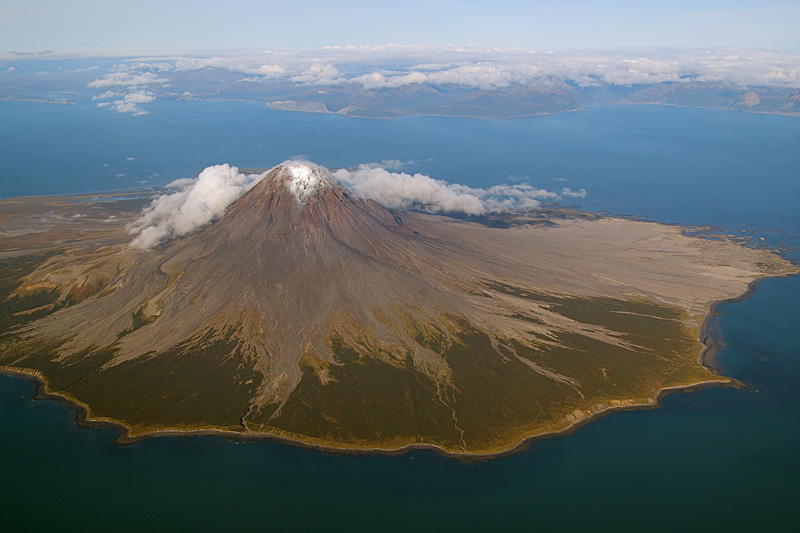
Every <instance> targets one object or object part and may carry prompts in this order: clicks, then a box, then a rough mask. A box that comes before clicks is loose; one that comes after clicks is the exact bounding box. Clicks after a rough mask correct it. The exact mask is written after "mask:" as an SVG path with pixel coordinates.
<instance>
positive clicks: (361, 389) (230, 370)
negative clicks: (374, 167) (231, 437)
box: [0, 256, 711, 451]
mask: <svg viewBox="0 0 800 533" xmlns="http://www.w3.org/2000/svg"><path fill="white" fill-rule="evenodd" d="M43 260H44V256H31V257H27V258H19V259H14V260H7V261H4V262H3V263H2V264H0V296H2V298H3V299H4V300H5V301H4V302H3V306H2V307H0V334H5V335H6V336H7V335H9V332H10V331H11V329H12V328H13V327H14V326H18V325H20V324H23V323H25V322H27V321H30V320H33V319H35V318H38V317H40V316H43V314H46V313H47V312H53V310H50V311H41V312H37V313H34V314H31V315H17V314H15V313H18V312H19V311H20V310H25V309H35V308H38V307H41V306H44V305H46V304H48V303H51V302H53V301H54V300H55V295H53V294H50V293H39V294H33V295H29V296H27V297H26V298H25V299H19V298H12V299H10V300H8V299H6V298H8V295H9V294H11V292H12V291H13V288H14V286H15V283H16V282H18V280H19V279H20V278H21V277H22V276H24V275H26V274H27V273H28V272H30V271H31V270H33V268H35V266H36V265H37V264H38V263H40V262H41V261H43ZM490 288H491V289H492V290H494V291H498V292H503V293H505V294H510V295H513V296H516V297H518V298H525V299H532V300H536V301H538V302H542V303H546V304H548V305H550V306H551V309H553V310H554V311H556V312H558V313H560V314H562V315H563V316H565V317H568V318H571V319H574V320H577V321H580V322H583V323H591V324H597V325H600V326H604V327H606V328H609V329H611V330H613V331H615V332H618V334H619V338H621V339H622V340H625V341H627V342H629V343H631V344H632V345H636V347H635V348H632V349H628V348H623V347H618V346H614V345H610V344H606V343H603V342H600V341H597V340H594V339H591V338H588V337H585V336H582V335H578V334H572V333H559V334H557V335H556V337H555V338H554V339H553V338H550V339H549V340H551V341H552V340H555V341H557V343H558V346H551V345H546V344H541V345H536V346H527V345H522V344H520V343H519V342H516V341H513V340H510V342H511V344H512V346H513V348H514V349H515V351H516V353H517V354H518V355H519V356H521V357H524V358H528V359H530V360H531V361H533V362H535V363H536V364H537V365H540V366H542V367H546V368H548V369H551V370H553V371H555V372H558V373H560V374H563V375H566V376H569V377H571V378H574V379H575V380H577V382H578V383H579V385H578V389H579V390H580V392H581V393H582V394H583V395H584V396H585V398H582V397H581V395H580V394H579V392H578V391H577V390H576V389H575V388H574V387H571V386H569V385H568V384H565V383H559V382H557V381H554V380H552V379H550V378H548V377H545V376H542V375H541V374H539V373H537V372H536V371H534V370H533V369H531V368H530V367H529V366H528V365H525V364H524V363H523V362H521V361H519V359H517V358H516V357H515V356H514V355H513V354H511V353H498V352H497V351H495V349H494V348H493V347H492V343H491V342H490V339H489V337H488V336H487V335H486V334H485V333H483V332H480V331H477V330H475V329H474V328H472V327H470V325H469V324H467V323H463V324H461V333H460V334H459V336H458V338H452V337H450V338H446V337H445V336H444V335H439V336H437V335H436V334H431V333H430V331H431V328H430V327H429V326H425V327H420V328H418V329H417V330H416V331H417V342H418V343H419V344H421V345H423V346H425V347H427V348H429V349H432V350H434V351H436V352H438V353H440V354H441V355H442V356H443V357H444V358H445V360H446V361H447V363H448V365H449V366H450V368H451V369H452V372H453V375H452V382H453V384H454V387H448V386H439V387H437V385H436V384H435V383H434V382H432V381H431V380H430V379H429V378H428V377H427V376H426V375H424V374H423V373H421V372H419V371H417V370H415V369H414V367H413V365H412V363H411V359H410V358H409V359H408V360H407V361H406V364H405V366H404V367H403V365H399V366H394V365H390V364H388V363H386V362H383V361H381V360H379V359H378V358H372V357H363V356H360V355H359V354H358V353H357V352H356V351H355V350H354V349H353V348H352V347H350V346H347V345H346V344H344V343H343V341H342V340H341V339H339V338H332V339H331V346H332V348H333V350H334V353H335V355H336V358H337V360H338V362H339V363H340V364H338V365H332V366H331V367H330V369H329V370H330V374H331V376H332V377H333V381H331V382H330V383H328V384H326V385H322V384H321V383H320V381H319V379H318V378H317V376H316V374H315V372H314V370H313V369H312V368H310V367H307V368H303V371H304V375H303V379H302V381H301V382H300V385H299V386H298V387H297V389H296V390H295V391H294V392H293V393H292V395H291V396H290V397H289V400H288V402H287V403H286V404H285V405H284V406H283V407H282V408H281V410H280V411H279V412H278V415H277V416H274V417H273V415H275V413H276V408H277V406H268V407H267V408H265V409H263V410H261V411H257V412H255V413H253V414H252V415H251V416H249V417H248V418H247V424H248V427H249V428H250V429H251V430H256V431H258V430H260V431H265V432H271V431H275V430H277V432H278V433H282V434H284V435H286V434H288V435H293V436H301V438H302V437H306V438H308V440H311V441H312V442H315V443H328V444H334V445H339V446H345V447H346V446H348V445H352V446H354V447H372V446H376V447H391V446H397V445H403V444H410V443H429V444H435V445H438V446H441V447H443V448H445V449H448V450H451V451H461V450H463V449H467V450H470V451H483V450H497V449H500V448H503V447H508V446H511V445H513V444H515V443H516V442H518V441H519V440H520V439H521V438H523V437H524V436H527V435H530V434H534V433H538V432H544V431H548V430H553V429H563V427H564V425H565V420H566V417H568V416H569V415H570V414H571V413H573V412H574V411H575V410H576V409H581V410H584V411H587V412H588V411H589V410H591V409H592V408H593V407H595V406H597V405H598V404H603V403H605V404H608V403H609V402H612V401H614V400H635V401H638V402H643V401H647V400H648V399H649V398H652V397H653V396H654V395H655V393H656V392H657V391H658V390H659V389H661V388H663V387H667V386H675V385H685V384H689V383H692V382H697V381H702V380H703V379H707V378H709V377H711V375H710V374H709V373H708V372H707V371H706V370H705V369H703V368H702V367H700V366H699V365H698V364H697V354H698V353H699V350H700V349H701V348H702V346H701V345H700V343H699V342H698V341H697V340H696V335H695V334H694V333H693V332H692V331H690V329H689V328H687V327H686V325H685V323H684V322H683V320H684V319H685V316H684V315H683V314H682V312H681V311H680V310H677V309H670V308H666V307H662V306H658V305H655V304H653V303H650V302H646V301H638V300H632V301H628V300H619V299H611V298H600V299H585V298H575V297H556V296H551V295H544V294H537V293H530V292H525V291H523V290H522V289H519V288H515V287H510V286H506V285H498V284H491V285H490ZM137 325H139V326H140V327H145V326H146V323H144V322H143V323H141V324H137ZM422 331H427V332H428V333H426V334H422V333H421V332H422ZM12 334H13V332H12ZM25 350H26V351H25V352H19V351H13V350H12V351H8V352H6V353H4V354H0V364H9V363H11V362H12V361H16V362H15V363H14V365H15V366H17V367H24V368H32V369H36V370H39V371H41V372H42V373H43V374H44V375H45V376H46V378H47V379H48V383H49V386H50V388H51V390H53V391H56V392H63V393H66V394H68V395H69V396H71V397H73V398H76V399H78V400H79V401H81V402H83V403H85V404H87V405H89V406H90V407H91V409H92V413H93V415H95V416H101V417H107V418H112V419H116V420H119V421H121V422H123V423H125V424H126V425H128V426H129V427H131V428H132V429H134V431H137V432H142V431H148V430H156V429H166V428H176V429H191V428H209V427H213V428H219V429H228V430H233V431H241V430H242V429H243V427H242V425H241V417H242V416H244V415H245V413H247V412H248V409H249V404H250V401H251V399H252V398H253V397H254V396H255V395H256V394H257V389H258V386H259V385H260V383H261V380H262V376H261V374H259V373H258V372H256V371H255V370H253V367H254V362H253V361H250V360H248V359H247V358H246V357H245V356H243V355H242V354H241V353H240V351H239V349H238V343H237V341H236V340H235V337H233V336H232V335H227V336H225V337H223V338H222V339H219V338H217V339H216V340H214V339H212V338H211V337H210V336H207V337H206V338H202V339H194V340H192V341H190V342H186V343H184V344H183V345H180V346H177V347H175V348H174V349H172V350H170V351H169V352H167V353H163V354H158V355H157V356H155V357H153V356H152V355H154V354H144V355H143V356H141V357H139V358H137V359H134V360H131V361H126V362H124V363H121V364H118V365H115V366H112V367H110V368H107V369H101V367H102V366H103V365H104V364H106V363H107V362H108V361H109V360H110V359H111V358H112V357H113V353H114V346H113V345H112V346H110V347H106V348H103V349H98V350H95V351H94V352H92V353H83V354H78V355H75V356H72V357H70V358H68V359H66V360H62V361H59V362H56V361H54V360H53V358H54V357H56V356H57V355H58V348H57V346H31V345H28V346H26V347H25ZM20 357H22V358H23V359H22V360H19V358H20ZM462 432H463V438H462Z"/></svg>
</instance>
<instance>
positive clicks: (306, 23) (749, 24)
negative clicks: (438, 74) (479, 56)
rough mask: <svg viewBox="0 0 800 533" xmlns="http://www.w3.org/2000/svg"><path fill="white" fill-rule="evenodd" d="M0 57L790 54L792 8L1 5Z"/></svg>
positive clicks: (799, 29) (795, 38)
mask: <svg viewBox="0 0 800 533" xmlns="http://www.w3.org/2000/svg"><path fill="white" fill-rule="evenodd" d="M2 4H3V5H2V6H0V52H7V51H10V50H15V51H38V50H44V49H53V50H55V51H56V52H80V51H86V52H91V51H124V50H131V51H144V50H152V51H164V50H187V49H199V50H215V49H243V48H246V49H260V48H277V47H284V46H285V47H304V46H309V47H321V46H326V45H347V44H354V45H384V44H391V43H399V44H416V43H430V44H455V45H468V44H474V45H484V46H522V47H537V48H558V49H568V48H576V49H581V48H618V47H622V48H625V47H717V46H738V47H747V46H792V47H794V46H797V45H798V43H800V1H797V0H794V1H786V0H761V1H759V2H753V1H743V0H726V1H720V0H706V1H703V0H697V1H684V0H673V1H648V0H595V1H591V0H566V1H563V2H552V1H548V2H542V1H528V2H523V1H510V0H493V1H487V0H483V1H472V0H466V1H464V0H462V1H451V0H402V1H394V2H387V1H381V0H372V1H365V0H339V1H320V0H306V1H304V0H297V1H291V0H282V1H280V2H273V1H253V0H229V1H227V2H222V1H213V2H212V1H208V0H179V1H168V0H167V1H164V0H161V1H157V0H137V2H131V1H129V0H128V1H124V2H123V1H119V0H73V1H64V0H26V1H12V0H3V2H2Z"/></svg>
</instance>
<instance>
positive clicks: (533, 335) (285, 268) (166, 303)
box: [0, 164, 789, 452]
mask: <svg viewBox="0 0 800 533" xmlns="http://www.w3.org/2000/svg"><path fill="white" fill-rule="evenodd" d="M513 222H514V224H512V226H513V227H511V228H508V229H500V228H489V227H485V226H482V225H479V224H475V223H470V222H465V221H459V220H455V219H451V218H447V217H441V216H431V215H422V214H419V213H396V212H392V211H390V210H388V209H386V208H385V207H383V206H382V205H380V204H378V203H376V202H373V201H362V200H359V199H357V198H355V197H354V196H352V195H351V194H350V193H349V192H348V191H347V190H345V189H344V188H342V187H341V186H340V185H339V184H338V182H337V181H336V180H335V179H334V178H333V177H332V176H331V175H330V174H329V173H328V172H327V171H326V170H325V169H323V168H321V167H316V166H314V165H310V164H286V165H281V166H279V167H276V168H275V169H273V170H272V171H270V172H269V173H268V174H267V175H266V177H265V178H263V179H262V180H261V181H260V182H259V183H257V184H256V185H255V186H254V187H252V189H250V190H249V192H247V193H246V194H245V195H244V196H243V197H241V198H240V199H239V200H238V201H237V202H236V203H234V204H233V205H232V206H230V208H229V209H228V210H227V212H226V213H225V215H224V216H223V217H222V218H221V219H220V220H218V221H217V222H216V223H214V224H212V225H210V226H208V227H206V228H205V229H204V230H202V231H200V232H198V233H195V234H193V235H191V236H189V237H185V238H183V239H181V240H176V241H172V242H169V243H167V244H164V245H162V246H161V247H159V248H157V249H155V250H152V251H141V250H137V249H135V248H131V247H129V246H127V245H125V244H122V245H120V246H117V247H104V248H101V249H97V250H94V251H92V252H85V251H83V252H80V253H66V254H63V255H61V256H57V257H54V258H51V259H48V260H47V261H45V262H44V263H43V264H42V265H41V266H40V267H39V268H38V269H37V270H36V271H34V272H33V273H32V274H31V275H29V276H28V277H27V278H26V279H25V280H24V282H23V283H22V285H21V287H20V289H19V290H18V294H17V295H18V296H20V295H21V294H22V293H23V292H25V291H28V292H31V291H34V290H35V288H36V287H38V288H40V289H41V288H48V289H49V290H52V291H56V292H59V293H60V294H61V299H60V301H62V302H64V303H73V305H68V306H55V307H52V308H51V309H50V311H51V313H50V314H49V316H46V317H45V318H42V319H39V320H33V321H32V322H30V323H29V324H28V325H27V326H26V327H25V328H23V329H21V330H18V331H16V332H15V333H14V334H13V335H12V336H11V337H6V338H5V339H4V343H5V349H4V351H3V355H2V356H1V357H2V358H1V359H0V363H2V364H3V365H6V366H9V367H14V368H27V369H32V370H35V371H37V372H41V373H42V374H43V375H44V377H45V378H46V379H47V380H48V383H49V386H50V388H51V389H52V390H54V391H57V392H60V393H63V394H65V395H68V396H71V397H73V398H75V399H76V400H78V401H79V402H81V403H83V404H86V405H88V406H89V408H90V409H91V411H92V416H94V417H102V418H107V419H112V420H116V421H119V422H121V423H123V424H125V425H126V426H128V427H129V428H130V429H131V431H132V433H133V434H142V433H147V432H152V431H156V430H164V429H209V428H213V429H223V430H228V431H237V432H243V433H249V434H259V433H263V434H268V435H278V436H283V437H287V438H291V439H296V440H302V441H304V442H308V443H312V444H317V445H326V446H334V447H348V448H381V449H392V448H396V447H400V446H405V445H409V444H414V443H425V444H431V445H436V446H438V447H441V448H443V449H446V450H449V451H453V452H464V451H469V452H497V451H502V450H505V449H508V448H510V447H512V446H514V445H515V444H517V443H518V442H519V441H520V440H521V439H522V438H524V437H526V436H530V435H535V434H538V433H543V432H548V431H554V430H560V429H564V428H566V427H569V426H570V425H572V424H574V423H575V422H576V421H579V420H580V419H582V418H584V417H586V416H590V415H591V414H593V413H595V412H598V411H601V410H603V409H607V408H609V407H613V406H625V405H631V404H642V403H645V404H646V403H649V402H650V401H652V399H653V398H654V397H655V395H656V394H657V393H658V391H659V390H661V389H662V388H664V387H667V386H684V385H687V384H691V383H696V382H698V381H705V380H720V379H721V378H718V377H716V376H714V375H712V374H710V373H708V372H707V371H706V370H705V369H704V368H702V367H701V366H699V365H698V364H697V356H698V353H699V352H700V350H701V348H702V345H701V344H700V343H699V342H698V341H697V338H696V328H697V326H698V324H699V320H700V319H701V318H702V316H703V315H704V314H705V312H706V311H707V305H708V302H710V301H713V300H717V299H720V298H725V297H731V296H734V295H737V294H739V293H741V292H742V291H744V289H745V288H746V285H747V283H749V282H750V281H751V280H752V279H755V278H757V277H759V276H761V275H765V274H781V273H785V272H788V271H789V270H788V267H787V266H786V264H785V263H783V262H782V261H781V260H780V259H779V258H777V257H776V256H774V255H772V254H770V253H768V252H764V251H755V250H747V249H744V248H742V247H740V246H738V245H736V244H734V243H730V242H712V241H705V240H700V239H692V238H689V237H686V236H684V235H682V234H681V233H680V231H679V230H677V229H676V228H669V227H665V226H660V225H656V224H647V223H638V222H631V221H622V220H614V219H600V220H586V219H557V220H549V221H544V220H543V219H541V218H538V217H532V218H529V219H524V217H521V216H517V217H516V218H514V219H513ZM544 222H546V223H544ZM65 272H67V273H69V274H68V275H66V274H65ZM76 277H79V278H80V279H82V280H84V281H82V285H81V286H91V287H93V288H94V294H91V293H90V291H84V292H82V293H81V294H82V295H83V296H82V297H81V298H72V300H71V301H70V302H67V299H66V295H68V294H77V293H76V292H75V290H74V281H72V280H74V279H75V278H76ZM87 284H88V285H87ZM20 291H21V292H20Z"/></svg>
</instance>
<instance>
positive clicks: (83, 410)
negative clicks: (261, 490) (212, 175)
mask: <svg viewBox="0 0 800 533" xmlns="http://www.w3.org/2000/svg"><path fill="white" fill-rule="evenodd" d="M791 275H797V273H794V274H789V276H791ZM782 277H788V276H764V277H761V278H758V279H756V280H753V281H751V282H750V283H749V284H748V285H747V289H746V290H745V291H744V292H743V293H742V294H740V295H738V296H735V297H732V298H725V299H723V300H717V301H714V302H712V303H711V304H710V305H709V308H708V312H707V313H706V314H705V315H704V318H703V321H702V323H701V325H700V328H699V332H698V340H699V341H700V342H701V343H702V344H703V349H702V350H701V352H700V354H699V355H698V364H700V365H701V366H702V367H704V368H705V369H707V370H708V371H709V372H711V373H712V374H714V375H716V376H719V379H708V380H704V381H699V382H696V383H690V384H686V385H677V386H672V387H664V388H662V389H660V390H659V391H658V392H657V393H656V395H655V396H654V397H653V398H650V399H649V400H648V401H647V402H646V403H634V404H631V405H617V406H606V407H603V408H601V409H599V410H597V411H595V412H591V413H590V414H588V415H586V416H585V417H584V418H580V419H578V420H575V421H573V422H571V423H570V424H569V425H568V426H567V427H565V428H563V429H558V430H553V431H545V432H541V433H535V434H532V435H527V436H523V437H522V438H520V439H519V441H518V442H517V443H515V444H512V445H510V446H508V447H504V448H502V449H498V450H487V451H485V452H460V451H453V450H449V449H446V448H443V447H441V446H438V445H435V444H425V443H410V444H406V445H402V446H397V447H394V448H391V447H387V448H382V447H377V446H373V447H357V446H350V447H347V446H331V445H325V444H318V443H315V442H309V441H307V440H303V439H302V438H294V437H292V436H291V435H288V434H280V433H250V432H239V431H232V430H225V429H218V428H198V429H164V430H155V431H148V432H145V433H141V434H135V435H132V434H131V428H130V427H128V426H126V425H125V424H124V423H122V422H120V421H118V420H113V419H108V418H102V417H101V418H92V417H91V408H90V407H89V406H88V405H86V404H84V403H82V402H81V401H80V400H78V399H77V398H73V397H70V396H68V395H65V394H61V393H57V392H52V391H50V390H49V389H48V385H47V379H46V377H45V376H44V374H42V373H41V372H39V371H36V370H31V369H25V368H14V367H7V366H0V374H3V375H7V376H10V377H14V378H20V379H27V380H28V381H31V382H33V383H35V384H36V394H35V395H34V398H33V399H34V400H55V401H58V402H61V403H62V404H64V405H66V406H67V407H69V408H70V409H72V410H74V411H75V413H76V418H75V421H76V424H77V426H78V427H87V428H88V427H105V428H110V429H114V430H117V431H119V432H120V435H119V436H118V437H117V438H115V439H114V440H113V442H114V444H118V445H126V444H133V443H136V442H139V441H143V440H147V439H151V438H159V437H181V438H195V437H204V436H213V437H221V438H226V439H229V440H233V441H235V442H261V441H268V440H269V441H274V442H279V443H282V444H288V445H291V446H296V447H300V448H305V449H310V450H317V451H321V452H323V453H330V454H337V455H386V456H394V455H403V454H405V453H408V452H412V451H415V450H428V451H433V452H435V453H437V454H439V455H441V456H443V457H446V458H448V459H455V460H457V461H461V462H465V463H470V462H475V461H484V460H488V459H495V458H500V457H507V456H509V455H513V454H516V453H520V452H523V451H525V450H527V449H528V448H529V447H530V446H531V444H533V443H534V442H535V441H538V440H542V439H549V438H553V437H559V436H564V435H569V434H571V433H573V432H575V431H577V430H578V429H580V428H581V427H583V426H585V425H588V424H589V423H591V422H594V421H596V420H599V419H600V418H602V417H604V416H607V415H610V414H612V413H616V412H622V411H635V410H644V409H656V408H659V407H661V405H662V400H663V399H664V398H665V397H667V396H669V395H671V394H676V393H694V392H698V391H700V390H703V389H706V388H710V387H717V386H724V387H733V388H737V389H744V388H746V387H747V385H746V384H744V383H742V382H740V381H738V380H736V379H734V378H730V377H728V376H725V375H723V374H722V370H723V369H722V367H720V366H717V365H716V364H715V361H716V358H717V357H718V355H719V353H720V351H721V349H722V348H723V347H724V344H723V343H722V339H717V338H715V337H714V335H713V334H712V332H711V329H712V328H711V326H710V322H711V320H712V319H715V318H717V317H719V316H720V314H721V313H720V311H719V310H718V309H717V307H718V305H720V304H725V303H732V302H739V301H744V300H746V299H747V298H749V297H750V296H751V295H752V294H753V293H754V292H755V289H756V286H757V284H758V283H759V282H760V281H762V280H764V279H777V278H782ZM621 401H629V400H621ZM601 405H603V404H601Z"/></svg>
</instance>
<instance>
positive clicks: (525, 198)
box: [333, 164, 585, 215]
mask: <svg viewBox="0 0 800 533" xmlns="http://www.w3.org/2000/svg"><path fill="white" fill-rule="evenodd" d="M333 176H334V177H335V178H336V179H337V180H338V181H339V182H340V183H342V184H343V185H344V186H346V187H347V188H348V189H350V190H351V191H352V192H353V194H355V195H356V196H357V197H359V198H363V199H371V200H375V201H376V202H378V203H381V204H383V205H384V206H386V207H388V208H391V209H413V210H419V211H426V212H429V213H463V214H467V215H483V214H486V213H490V212H498V211H504V210H508V209H535V208H537V207H539V206H540V205H541V201H542V200H549V201H554V200H558V199H559V198H560V196H559V195H558V194H557V193H554V192H550V191H546V190H544V189H538V188H536V187H533V186H531V185H528V184H524V183H523V184H514V185H508V184H503V185H495V186H493V187H488V188H480V187H468V186H466V185H460V184H457V183H447V182H445V181H442V180H437V179H433V178H431V177H430V176H427V175H425V174H419V173H417V174H413V175H412V174H407V173H405V172H390V171H389V170H386V169H385V168H382V167H380V166H378V165H376V164H364V165H359V166H358V167H357V168H356V169H354V170H347V169H340V170H337V171H336V172H334V173H333ZM584 194H585V191H584Z"/></svg>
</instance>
